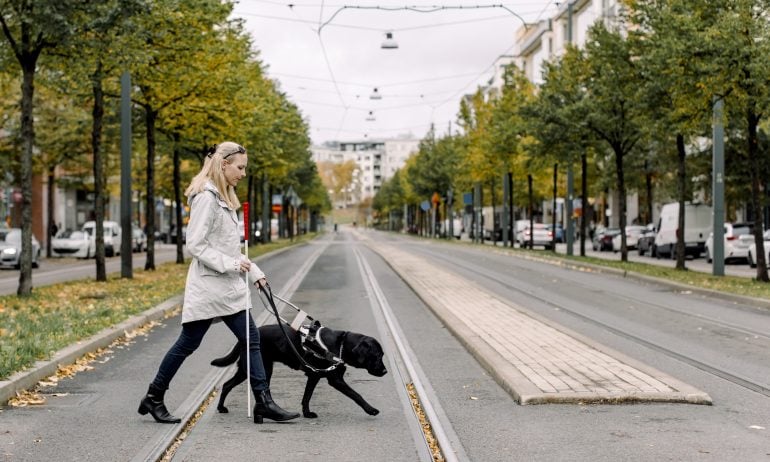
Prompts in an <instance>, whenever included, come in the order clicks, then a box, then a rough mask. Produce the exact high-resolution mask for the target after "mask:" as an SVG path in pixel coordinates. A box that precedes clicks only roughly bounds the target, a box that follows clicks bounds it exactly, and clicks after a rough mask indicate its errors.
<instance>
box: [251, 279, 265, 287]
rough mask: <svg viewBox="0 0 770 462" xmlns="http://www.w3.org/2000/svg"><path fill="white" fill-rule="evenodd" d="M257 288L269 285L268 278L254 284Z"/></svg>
mask: <svg viewBox="0 0 770 462" xmlns="http://www.w3.org/2000/svg"><path fill="white" fill-rule="evenodd" d="M254 285H255V286H257V287H259V288H262V287H265V286H266V285H267V278H262V279H259V280H258V281H257V282H255V283H254Z"/></svg>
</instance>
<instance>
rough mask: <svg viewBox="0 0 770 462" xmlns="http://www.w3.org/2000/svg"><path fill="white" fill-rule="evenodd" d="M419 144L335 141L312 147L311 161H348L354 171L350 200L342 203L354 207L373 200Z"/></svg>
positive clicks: (398, 140)
mask: <svg viewBox="0 0 770 462" xmlns="http://www.w3.org/2000/svg"><path fill="white" fill-rule="evenodd" d="M419 146H420V140H418V139H414V138H406V137H405V138H393V139H382V140H356V141H335V142H329V143H326V144H324V145H323V146H313V147H312V148H311V151H312V153H313V160H314V161H315V162H316V163H318V162H332V163H344V162H347V161H349V160H352V161H354V162H355V163H356V165H357V169H356V171H355V173H354V178H353V184H351V185H349V188H350V191H349V192H350V196H349V197H348V198H347V199H346V200H345V201H346V203H357V202H359V201H361V200H365V199H368V198H372V197H374V196H375V195H376V194H377V192H379V190H380V187H381V186H382V183H383V182H384V181H387V180H388V179H390V178H391V177H393V175H394V174H395V173H396V171H397V170H398V169H400V168H402V167H403V166H404V165H405V164H406V161H407V159H408V158H409V157H410V156H411V155H413V154H415V153H416V152H417V151H418V150H419Z"/></svg>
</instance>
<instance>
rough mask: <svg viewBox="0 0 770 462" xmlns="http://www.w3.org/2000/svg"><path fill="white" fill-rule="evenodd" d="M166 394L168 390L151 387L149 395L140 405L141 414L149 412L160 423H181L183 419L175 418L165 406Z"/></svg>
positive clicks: (148, 391)
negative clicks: (164, 398)
mask: <svg viewBox="0 0 770 462" xmlns="http://www.w3.org/2000/svg"><path fill="white" fill-rule="evenodd" d="M165 394H166V390H161V389H159V388H156V387H154V386H152V385H150V389H149V390H147V395H146V396H145V397H144V398H142V402H140V403H139V414H141V415H145V414H147V413H148V412H149V413H150V414H151V415H152V417H153V418H154V419H155V421H156V422H158V423H172V424H173V423H179V422H181V421H182V419H180V418H178V417H174V416H173V415H171V414H170V413H169V412H168V409H166V405H165V404H163V397H164V396H165Z"/></svg>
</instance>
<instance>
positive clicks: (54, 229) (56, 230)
mask: <svg viewBox="0 0 770 462" xmlns="http://www.w3.org/2000/svg"><path fill="white" fill-rule="evenodd" d="M58 232H59V227H58V226H56V223H53V224H52V225H51V236H56V233H58Z"/></svg>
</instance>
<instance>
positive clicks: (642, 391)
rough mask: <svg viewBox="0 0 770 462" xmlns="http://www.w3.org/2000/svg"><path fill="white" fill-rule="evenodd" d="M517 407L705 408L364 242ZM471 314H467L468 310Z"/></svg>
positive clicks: (458, 281)
mask: <svg viewBox="0 0 770 462" xmlns="http://www.w3.org/2000/svg"><path fill="white" fill-rule="evenodd" d="M367 244H368V245H369V247H371V248H372V249H373V250H374V251H376V252H377V253H378V254H379V255H380V256H381V257H382V258H383V259H385V260H386V261H387V262H388V263H389V264H390V265H391V267H392V268H393V269H394V270H395V271H396V272H397V273H398V274H399V275H400V276H401V278H402V279H403V280H404V281H406V283H407V284H409V285H410V286H411V287H412V289H413V290H414V291H415V292H416V293H417V294H418V295H419V296H420V297H421V298H422V299H423V301H424V302H425V303H426V304H427V305H428V306H429V307H430V308H431V309H432V310H433V311H434V313H435V314H436V315H437V316H438V317H439V318H440V319H441V320H442V321H443V322H444V323H445V324H446V325H447V327H448V328H449V329H450V330H452V331H453V333H454V334H455V336H456V337H457V338H458V339H459V340H460V341H461V342H462V343H463V344H464V345H465V346H466V348H468V350H469V351H470V352H471V353H472V354H474V356H476V359H477V360H479V362H480V363H482V364H483V365H484V366H485V368H486V369H487V370H488V371H489V372H490V374H492V375H493V376H494V377H495V378H496V380H497V381H498V382H499V383H500V384H501V385H502V386H503V387H504V388H505V389H506V390H507V391H508V392H509V393H511V394H512V395H513V396H514V397H515V398H516V399H517V400H518V401H519V402H520V403H521V404H537V403H554V402H562V403H563V402H571V403H578V402H580V403H586V402H624V401H636V402H639V401H658V402H685V403H696V404H710V403H711V398H710V397H709V396H708V395H707V394H706V393H704V392H702V391H700V390H698V389H696V388H694V387H692V386H690V385H688V384H685V383H682V382H680V381H679V380H677V379H675V378H673V377H671V376H668V375H666V374H664V373H662V372H660V371H658V370H655V369H654V368H652V367H649V366H647V365H644V364H642V363H639V362H638V361H636V360H634V359H632V358H629V357H626V356H625V355H623V354H621V353H619V352H617V351H614V350H612V349H610V348H608V347H605V346H603V345H601V344H598V343H596V342H594V341H592V340H591V339H588V338H585V337H583V336H581V335H579V334H577V333H575V332H571V331H569V330H567V329H565V328H563V327H561V326H555V325H552V324H550V323H549V322H547V321H545V320H543V319H542V318H540V317H539V316H537V315H535V314H534V313H531V312H529V311H528V310H526V309H525V308H523V307H521V306H518V305H516V304H514V303H512V302H510V301H508V300H501V299H499V298H497V297H495V296H494V295H492V294H490V293H488V292H487V291H485V290H483V289H482V288H480V287H478V286H477V285H475V284H474V283H472V282H469V281H467V280H465V279H463V278H460V277H458V276H456V275H454V274H451V273H449V272H447V271H444V270H443V269H441V268H439V267H438V266H435V265H432V264H430V263H428V262H426V261H425V260H422V259H420V258H416V257H414V256H413V255H411V254H409V253H407V252H404V251H401V250H399V249H398V248H396V247H395V246H390V245H386V244H381V243H375V242H372V241H367ZM470 307H472V309H469V308H470Z"/></svg>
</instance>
